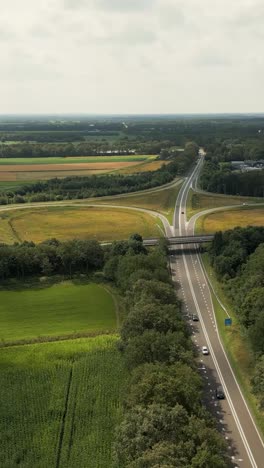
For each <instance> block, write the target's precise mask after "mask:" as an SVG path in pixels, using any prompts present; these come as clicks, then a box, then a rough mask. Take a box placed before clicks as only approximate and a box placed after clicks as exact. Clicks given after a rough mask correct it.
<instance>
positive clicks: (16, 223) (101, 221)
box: [0, 205, 161, 243]
mask: <svg viewBox="0 0 264 468" xmlns="http://www.w3.org/2000/svg"><path fill="white" fill-rule="evenodd" d="M0 215H1V213H0ZM1 216H2V220H1V219H0V226H1V227H0V236H2V237H0V242H3V240H4V239H5V241H6V242H9V243H13V242H14V241H24V240H31V241H34V242H42V241H43V240H45V239H49V238H53V237H55V238H57V239H58V240H61V241H64V240H69V239H73V238H76V239H97V240H98V241H100V242H107V241H114V240H124V239H128V238H129V236H130V235H131V234H133V233H135V232H138V233H140V234H141V235H142V236H143V237H146V238H148V237H160V236H161V232H160V229H159V227H158V226H157V218H156V217H155V216H151V215H150V214H147V213H143V212H139V211H136V210H129V209H127V210H126V209H125V208H110V207H109V208H105V207H104V208H103V207H99V206H98V207H84V206H80V207H71V206H63V205H62V206H57V207H55V206H54V207H46V208H44V207H37V206H36V208H28V209H24V210H19V209H18V210H14V211H5V212H3V213H2V215H1ZM3 216H4V219H3ZM7 216H8V217H7Z"/></svg>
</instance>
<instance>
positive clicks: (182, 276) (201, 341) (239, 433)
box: [170, 157, 264, 468]
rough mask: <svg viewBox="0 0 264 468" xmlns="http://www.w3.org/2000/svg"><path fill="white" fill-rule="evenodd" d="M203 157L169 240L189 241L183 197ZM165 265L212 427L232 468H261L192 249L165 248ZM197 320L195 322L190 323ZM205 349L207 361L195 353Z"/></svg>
mask: <svg viewBox="0 0 264 468" xmlns="http://www.w3.org/2000/svg"><path fill="white" fill-rule="evenodd" d="M202 163H203V157H201V158H200V160H199V162H198V164H197V165H196V167H195V169H194V170H193V172H192V174H191V175H190V177H189V178H188V179H187V180H186V181H185V183H184V184H183V186H182V187H181V190H180V192H179V194H178V197H177V201H176V206H175V212H174V220H173V224H174V236H191V235H193V229H194V224H193V223H187V220H186V202H187V197H188V191H189V189H190V188H191V187H192V186H196V179H197V175H198V173H199V170H200V168H201V165H202ZM170 264H171V270H172V276H173V281H174V283H175V287H176V289H177V292H178V294H179V296H180V297H181V299H182V301H183V314H184V316H185V318H186V320H187V322H188V324H189V327H190V329H191V333H192V338H193V342H194V345H195V347H196V348H197V351H198V361H199V365H198V368H199V371H200V372H201V375H202V376H203V380H204V404H205V405H206V406H207V407H208V408H209V409H210V411H211V412H212V414H213V415H214V416H215V417H216V419H217V421H218V428H219V430H220V431H221V432H222V434H223V437H224V438H225V439H226V441H227V444H228V450H229V452H230V458H231V459H232V461H233V463H234V467H241V468H242V467H244V468H251V467H253V468H261V467H263V466H264V445H263V440H262V438H261V436H260V434H259V432H258V429H257V427H256V425H255V423H254V420H253V418H252V416H251V413H250V410H249V408H248V406H247V403H246V401H245V399H244V397H243V395H242V393H241V390H240V388H239V385H238V383H237V380H236V377H235V375H234V373H233V370H232V368H231V365H230V363H229V361H228V358H227V355H226V353H225V350H224V348H223V345H222V343H221V339H220V337H219V333H218V329H217V324H216V319H215V314H214V309H213V304H212V299H211V294H210V289H209V286H208V283H207V280H206V277H205V274H204V271H203V267H202V264H201V260H200V256H199V253H198V249H197V247H195V246H194V245H190V246H189V249H186V245H185V246H184V250H183V246H180V247H179V246H178V247H171V255H170ZM193 313H195V314H197V315H198V317H199V322H193V321H192V320H191V314H193ZM204 345H205V346H207V347H208V349H209V355H208V356H204V355H202V353H201V347H202V346H204ZM219 384H221V385H222V387H223V389H224V392H225V396H226V398H225V400H217V399H216V397H215V389H216V387H217V386H218V385H219Z"/></svg>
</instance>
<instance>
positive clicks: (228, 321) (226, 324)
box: [225, 318, 232, 327]
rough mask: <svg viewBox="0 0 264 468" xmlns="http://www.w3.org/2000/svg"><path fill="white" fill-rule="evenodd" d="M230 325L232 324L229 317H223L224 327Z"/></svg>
mask: <svg viewBox="0 0 264 468" xmlns="http://www.w3.org/2000/svg"><path fill="white" fill-rule="evenodd" d="M230 325H232V319H231V318H226V319H225V326H226V327H228V326H229V327H230Z"/></svg>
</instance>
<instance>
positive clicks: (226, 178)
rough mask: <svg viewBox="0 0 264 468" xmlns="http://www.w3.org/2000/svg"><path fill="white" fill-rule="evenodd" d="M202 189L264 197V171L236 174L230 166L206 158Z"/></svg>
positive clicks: (200, 180)
mask: <svg viewBox="0 0 264 468" xmlns="http://www.w3.org/2000/svg"><path fill="white" fill-rule="evenodd" d="M199 184H200V187H201V188H202V189H203V190H205V191H207V192H216V193H222V194H225V195H241V196H249V197H263V196H264V170H257V171H252V172H235V171H234V170H232V169H231V165H230V164H224V165H223V164H220V163H219V162H216V161H213V160H212V159H210V158H209V156H208V155H207V156H206V161H205V163H204V165H203V168H202V171H201V175H200V179H199Z"/></svg>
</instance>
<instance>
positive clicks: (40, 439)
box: [0, 336, 127, 468]
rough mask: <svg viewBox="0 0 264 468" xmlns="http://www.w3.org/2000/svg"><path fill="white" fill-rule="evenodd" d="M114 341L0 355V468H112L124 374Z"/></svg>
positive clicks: (62, 344) (24, 349)
mask: <svg viewBox="0 0 264 468" xmlns="http://www.w3.org/2000/svg"><path fill="white" fill-rule="evenodd" d="M116 341H117V337H115V336H99V337H95V338H88V339H78V340H72V341H63V342H59V343H58V342H57V343H43V344H36V345H28V346H19V347H14V348H6V349H2V350H0V372H1V385H0V466H1V467H3V468H14V467H16V466H20V467H21V468H22V467H23V468H48V467H50V468H76V467H83V468H84V467H85V468H96V467H98V468H99V467H100V468H112V467H113V463H112V444H113V439H114V433H115V432H114V430H115V426H116V425H117V424H118V422H119V421H120V418H121V416H122V407H121V403H120V402H121V400H122V395H123V392H124V385H125V380H126V377H127V375H126V371H125V369H124V365H123V362H122V359H121V355H120V353H119V352H118V350H117V348H116Z"/></svg>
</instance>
